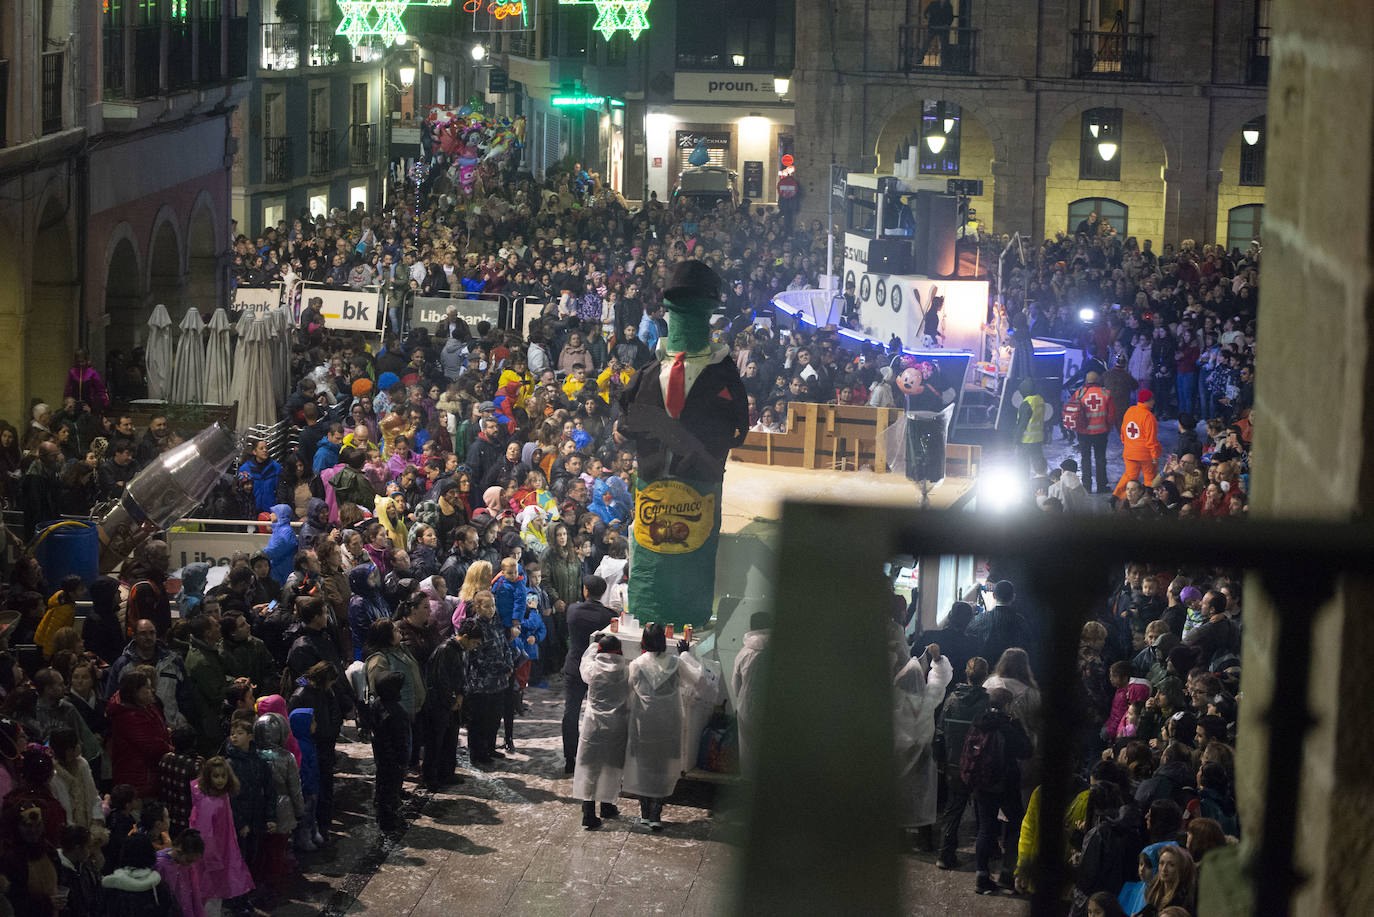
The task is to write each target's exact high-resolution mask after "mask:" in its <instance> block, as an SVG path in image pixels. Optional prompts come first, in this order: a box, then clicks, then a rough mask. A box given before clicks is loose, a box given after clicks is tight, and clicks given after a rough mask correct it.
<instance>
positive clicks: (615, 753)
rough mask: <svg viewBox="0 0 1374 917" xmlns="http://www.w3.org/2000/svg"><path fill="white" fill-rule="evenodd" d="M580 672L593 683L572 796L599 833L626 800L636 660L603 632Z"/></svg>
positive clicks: (589, 826) (586, 825)
mask: <svg viewBox="0 0 1374 917" xmlns="http://www.w3.org/2000/svg"><path fill="white" fill-rule="evenodd" d="M578 670H579V674H581V676H582V680H583V681H584V682H586V683H587V702H586V706H585V707H584V708H583V712H582V724H581V726H580V727H579V735H578V740H577V766H576V769H575V770H574V771H573V785H572V789H573V793H572V794H573V798H574V799H580V800H582V827H584V828H586V829H587V830H588V831H595V830H596V829H597V828H600V827H601V819H602V818H615V817H616V816H617V815H619V814H620V810H619V809H617V808H616V805H615V801H616V799H618V798H619V796H620V778H621V775H622V774H623V773H624V771H625V747H626V744H627V743H628V741H629V735H630V706H629V704H630V660H628V659H626V658H625V656H624V655H623V654H622V653H621V651H620V639H619V638H618V637H614V636H612V635H611V634H602V635H601V637H600V639H598V640H596V641H595V642H593V643H592V644H591V645H590V646H588V647H587V652H586V653H584V654H583V655H582V662H581V664H580V665H579V667H578ZM598 802H599V803H601V817H600V818H598V817H597V814H596V804H597V803H598Z"/></svg>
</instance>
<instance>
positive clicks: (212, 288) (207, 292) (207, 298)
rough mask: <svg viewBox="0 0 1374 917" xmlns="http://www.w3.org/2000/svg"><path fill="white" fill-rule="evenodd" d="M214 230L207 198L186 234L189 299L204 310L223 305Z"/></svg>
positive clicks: (210, 207) (212, 210)
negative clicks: (221, 303)
mask: <svg viewBox="0 0 1374 917" xmlns="http://www.w3.org/2000/svg"><path fill="white" fill-rule="evenodd" d="M217 236H218V234H217V233H216V231H215V217H214V209H213V207H212V206H211V204H210V202H209V200H208V198H202V199H201V200H200V201H198V202H197V203H196V208H195V212H194V213H192V215H191V225H190V229H189V230H188V231H187V233H186V248H187V253H188V270H187V273H186V298H187V302H188V303H189V304H190V305H193V306H195V307H196V308H197V309H199V310H200V311H201V312H202V313H205V312H209V311H211V310H212V309H214V308H215V307H216V306H218V305H219V304H220V270H219V263H220V258H219V256H220V250H219V241H218V238H217Z"/></svg>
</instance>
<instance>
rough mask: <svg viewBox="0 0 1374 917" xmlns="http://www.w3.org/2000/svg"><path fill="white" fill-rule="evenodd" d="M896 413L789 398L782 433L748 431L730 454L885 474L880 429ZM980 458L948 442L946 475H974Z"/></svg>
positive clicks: (760, 461) (972, 450)
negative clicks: (803, 401)
mask: <svg viewBox="0 0 1374 917" xmlns="http://www.w3.org/2000/svg"><path fill="white" fill-rule="evenodd" d="M900 415H901V411H899V410H898V409H897V408H872V407H866V406H862V405H833V404H802V403H795V402H794V403H792V404H790V405H788V406H787V432H786V433H760V432H751V433H750V434H749V435H748V436H747V437H746V438H745V440H744V443H743V445H740V446H736V447H735V449H734V450H733V451H732V452H731V453H730V455H731V457H732V458H734V459H735V460H737V461H741V462H750V463H753V464H759V465H774V466H777V467H781V468H808V469H825V470H828V471H857V470H859V469H863V468H867V469H871V470H872V471H874V472H877V473H878V474H887V473H888V467H887V465H888V454H887V441H886V437H885V436H884V435H883V433H884V431H886V430H887V428H888V427H890V426H892V425H893V424H894V423H896V422H897V418H898V417H899V416H900ZM981 457H982V448H981V447H979V446H965V445H960V444H957V443H949V444H947V445H946V446H945V474H946V475H947V476H949V477H957V478H971V477H976V476H977V473H978V464H979V462H980V461H981ZM897 473H901V472H897Z"/></svg>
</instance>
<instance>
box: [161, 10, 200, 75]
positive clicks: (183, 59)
mask: <svg viewBox="0 0 1374 917" xmlns="http://www.w3.org/2000/svg"><path fill="white" fill-rule="evenodd" d="M195 40H196V33H195V31H194V30H193V29H192V28H191V25H190V24H189V23H181V22H176V23H172V24H171V25H170V26H168V27H167V88H168V89H169V90H172V91H176V90H178V89H185V88H187V87H188V86H190V85H191V83H192V82H194V78H195V71H194V69H193V68H192V63H193V62H194V59H195V58H194V49H195Z"/></svg>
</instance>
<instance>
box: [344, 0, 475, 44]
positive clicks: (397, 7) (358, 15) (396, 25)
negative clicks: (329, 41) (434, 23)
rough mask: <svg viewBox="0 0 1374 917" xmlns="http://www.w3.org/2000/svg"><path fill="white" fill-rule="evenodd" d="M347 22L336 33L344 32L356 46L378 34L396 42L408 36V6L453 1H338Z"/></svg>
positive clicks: (386, 40) (450, 3)
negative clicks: (405, 19)
mask: <svg viewBox="0 0 1374 917" xmlns="http://www.w3.org/2000/svg"><path fill="white" fill-rule="evenodd" d="M338 3H339V9H340V10H342V11H343V21H342V22H340V23H339V27H338V28H337V29H335V33H336V34H338V35H343V36H344V37H345V38H347V39H348V41H349V43H350V44H352V45H353V46H354V47H355V48H356V47H358V46H359V45H361V44H363V43H364V42H366V41H367V39H369V38H371V37H373V36H377V37H378V38H380V39H381V40H382V44H383V45H391V44H395V43H396V42H397V41H399V40H400V39H402V38H404V37H405V34H406V27H405V24H404V23H403V22H402V21H401V14H402V13H404V12H405V11H406V7H407V6H451V5H452V3H453V0H338Z"/></svg>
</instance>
